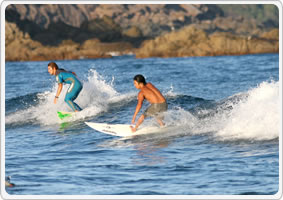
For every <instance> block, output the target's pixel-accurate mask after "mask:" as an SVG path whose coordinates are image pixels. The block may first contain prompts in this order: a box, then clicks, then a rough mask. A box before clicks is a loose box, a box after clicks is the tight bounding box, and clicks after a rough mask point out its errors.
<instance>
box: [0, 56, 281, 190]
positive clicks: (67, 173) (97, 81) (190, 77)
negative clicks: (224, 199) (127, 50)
mask: <svg viewBox="0 0 283 200" xmlns="http://www.w3.org/2000/svg"><path fill="white" fill-rule="evenodd" d="M48 63H49V62H48V61H44V62H6V63H5V176H11V182H12V183H14V184H15V185H16V186H15V187H12V188H6V192H7V193H8V194H10V195H275V194H276V193H277V192H278V190H279V132H280V120H281V119H280V110H279V108H280V101H279V55H278V54H261V55H244V56H216V57H188V58H147V59H136V58H135V57H134V56H117V57H113V58H109V59H82V60H64V61H56V63H57V64H58V65H59V67H60V68H64V69H66V70H70V71H75V72H76V74H77V76H78V77H79V79H80V80H81V81H82V82H83V85H84V87H83V90H82V92H81V93H80V95H79V96H78V98H77V99H76V102H77V103H78V104H79V105H80V107H82V108H83V110H82V111H81V112H80V113H78V114H76V115H75V117H73V118H71V119H69V120H66V121H61V120H60V119H59V118H58V117H57V114H56V111H57V110H63V111H70V108H69V107H68V106H67V105H66V103H65V102H64V95H65V93H66V91H67V89H68V85H64V87H63V91H62V93H61V95H60V98H59V99H58V103H57V104H54V103H53V100H54V96H55V94H56V91H57V84H56V82H55V78H54V77H52V76H50V75H49V74H48V72H47V64H48ZM136 74H143V75H144V76H145V77H146V80H147V81H148V82H151V83H153V84H154V85H155V86H156V87H157V88H158V89H159V90H160V91H161V92H162V93H163V94H164V96H165V98H166V99H167V102H168V105H169V109H168V111H167V112H166V113H165V119H164V121H165V123H166V125H168V126H170V127H174V129H173V131H172V129H170V130H171V131H168V132H163V133H152V134H146V135H141V136H136V137H131V138H119V137H115V136H111V135H106V134H103V133H100V132H97V131H95V130H93V129H91V128H90V127H88V126H87V125H86V124H85V123H84V122H102V123H110V124H130V123H131V120H132V116H133V114H134V112H135V108H136V104H137V94H138V92H139V91H138V90H137V89H136V88H135V87H134V85H133V77H134V76H135V75H136ZM148 105H149V103H148V102H146V101H145V102H144V104H143V108H142V110H141V111H140V113H139V115H138V116H140V114H141V113H142V112H143V111H144V110H145V109H146V108H147V106H148ZM146 126H157V123H156V122H155V120H154V119H152V118H148V119H146V120H145V122H144V123H143V124H142V125H141V128H143V127H146ZM1 139H2V138H1Z"/></svg>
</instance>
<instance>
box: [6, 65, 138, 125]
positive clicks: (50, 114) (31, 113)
mask: <svg viewBox="0 0 283 200" xmlns="http://www.w3.org/2000/svg"><path fill="white" fill-rule="evenodd" d="M112 84H113V83H112V82H111V83H107V82H106V81H105V80H104V78H103V77H102V76H101V75H99V74H98V73H97V72H96V71H95V70H93V69H92V70H90V71H89V75H88V79H87V80H86V81H85V82H83V89H82V91H81V93H80V94H79V96H78V98H77V99H76V100H75V102H76V103H77V104H78V105H79V106H80V107H81V108H83V110H82V111H81V112H79V113H76V115H75V117H73V118H70V119H69V120H68V121H72V120H79V119H81V120H82V119H84V118H86V117H90V116H95V115H97V114H98V113H101V112H106V111H107V110H108V109H109V104H110V103H115V102H120V101H123V100H127V99H129V98H130V97H131V96H132V95H133V94H119V93H118V92H117V91H116V90H115V89H114V88H113V85H112ZM67 90H68V85H64V86H63V89H62V92H61V95H60V98H59V99H58V101H57V104H54V102H53V101H54V96H55V94H56V91H57V84H56V83H54V86H53V88H52V89H51V91H46V92H44V93H40V94H38V97H39V103H38V104H37V105H36V106H31V107H29V108H27V109H25V110H21V111H17V112H16V113H13V114H10V115H8V116H6V124H10V123H17V124H19V123H26V122H29V121H30V122H35V121H36V123H39V124H44V125H51V124H56V123H61V122H62V121H60V120H59V119H58V117H57V113H56V112H57V111H58V110H60V111H71V110H70V108H69V107H68V105H67V104H66V103H65V102H64V94H65V93H66V92H67Z"/></svg>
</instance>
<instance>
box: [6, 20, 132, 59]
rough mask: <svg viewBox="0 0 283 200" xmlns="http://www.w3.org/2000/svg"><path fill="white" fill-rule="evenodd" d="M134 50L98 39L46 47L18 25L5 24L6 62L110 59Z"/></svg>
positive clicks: (123, 44) (118, 43) (70, 41)
mask: <svg viewBox="0 0 283 200" xmlns="http://www.w3.org/2000/svg"><path fill="white" fill-rule="evenodd" d="M133 50H134V48H133V46H132V45H131V44H130V43H128V42H113V43H102V42H100V41H99V40H98V39H92V40H86V41H85V42H84V43H82V44H79V43H76V42H73V41H72V40H64V41H62V42H61V43H60V45H59V46H44V45H42V44H41V43H40V42H38V41H34V40H32V39H31V38H30V35H29V34H28V33H23V32H22V31H20V30H19V28H18V27H17V25H16V24H14V23H8V22H6V24H5V57H6V61H28V60H34V61H36V60H37V61H39V60H65V59H80V58H109V57H111V54H112V53H117V52H119V54H126V53H131V52H132V51H133Z"/></svg>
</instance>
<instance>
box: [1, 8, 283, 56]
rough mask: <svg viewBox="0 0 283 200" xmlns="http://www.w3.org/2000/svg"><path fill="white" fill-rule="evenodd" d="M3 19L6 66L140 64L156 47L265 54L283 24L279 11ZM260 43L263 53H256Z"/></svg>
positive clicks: (113, 12)
mask: <svg viewBox="0 0 283 200" xmlns="http://www.w3.org/2000/svg"><path fill="white" fill-rule="evenodd" d="M5 17H6V25H5V29H6V32H5V37H6V39H5V47H6V48H5V52H6V60H51V59H53V60H54V59H78V58H97V57H109V56H111V55H113V54H125V53H136V52H137V56H138V57H146V56H157V53H155V54H154V55H152V54H150V53H149V52H151V51H152V52H154V51H155V50H154V49H153V48H154V47H156V48H157V49H156V52H159V53H158V54H160V56H184V55H185V53H184V52H198V53H186V56H189V55H194V56H196V55H219V54H223V55H227V54H238V53H239V54H245V53H265V52H276V45H277V44H278V37H277V36H276V34H273V33H272V32H270V31H271V30H272V29H274V28H278V23H279V18H278V9H277V7H276V6H274V5H212V4H210V5H205V4H201V5H196V4H183V5H177V4H168V5H166V4H148V5H146V4H138V5H135V4H131V5H127V4H121V5H119V4H117V5H112V4H105V5H103V4H101V5H98V4H92V5H86V4H80V5H79V4H77V5H75V4H64V5H61V4H52V5H51V4H12V5H9V6H8V7H7V8H6V11H5ZM191 26H193V27H194V29H195V30H194V31H195V32H197V33H196V34H197V35H198V34H200V35H202V36H203V38H200V39H201V40H202V41H200V40H197V38H198V37H197V38H196V37H194V36H191V35H190V34H193V33H192V32H194V31H192V29H191V28H188V27H191ZM188 30H191V31H189V32H188ZM275 32H276V31H275ZM263 33H265V34H266V36H265V39H264V37H263V36H262V34H263ZM181 35H185V36H181ZM268 35H269V36H268ZM171 37H179V38H182V41H180V42H177V41H174V39H170V38H171ZM267 37H275V38H272V39H270V38H269V39H267ZM235 38H237V39H235ZM247 38H249V39H247ZM160 41H161V42H162V45H161V44H160ZM220 41H221V42H220ZM233 41H237V42H235V43H233ZM240 41H241V43H243V44H245V45H242V47H241V48H242V49H243V48H244V46H245V48H246V49H248V50H245V51H242V50H241V51H235V50H232V48H240V47H235V45H237V44H238V42H240ZM255 41H257V45H256V46H257V48H258V46H259V43H260V45H262V46H263V47H264V48H262V49H263V50H261V51H260V50H256V51H251V49H255V47H254V46H253V45H252V44H254V42H255ZM276 41H277V43H276ZM220 43H221V45H220ZM222 43H225V45H224V44H222ZM152 44H154V45H152ZM192 44H193V45H192ZM196 44H197V45H196ZM160 45H161V46H160ZM174 45H175V46H174ZM223 45H224V46H225V48H224V49H223ZM251 45H252V46H251ZM165 46H167V47H165ZM211 46H215V47H218V46H219V50H216V48H211ZM221 46H222V47H221ZM268 46H273V47H275V50H274V48H267V47H268ZM277 46H278V45H277ZM177 47H178V48H177ZM208 47H210V48H208ZM145 49H146V50H145ZM271 49H272V50H271ZM162 50H164V52H162ZM220 50H221V51H220ZM146 51H148V52H146ZM166 51H167V52H166ZM277 51H278V50H277ZM173 52H175V53H173ZM177 52H178V53H177ZM201 52H202V53H201ZM220 52H221V53H220Z"/></svg>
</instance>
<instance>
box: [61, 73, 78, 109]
mask: <svg viewBox="0 0 283 200" xmlns="http://www.w3.org/2000/svg"><path fill="white" fill-rule="evenodd" d="M56 81H57V82H58V83H67V84H70V87H69V89H68V92H67V93H66V96H65V102H66V103H67V104H68V105H69V106H70V107H71V108H72V110H73V111H75V110H78V111H80V110H82V109H81V108H80V106H78V104H76V103H75V102H74V100H75V99H76V98H77V97H78V95H79V93H80V92H81V90H82V88H83V85H82V83H81V82H80V81H79V80H78V79H77V77H76V76H75V75H74V74H73V73H71V72H68V71H65V70H63V69H58V70H57V73H56Z"/></svg>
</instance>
